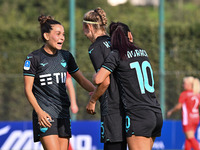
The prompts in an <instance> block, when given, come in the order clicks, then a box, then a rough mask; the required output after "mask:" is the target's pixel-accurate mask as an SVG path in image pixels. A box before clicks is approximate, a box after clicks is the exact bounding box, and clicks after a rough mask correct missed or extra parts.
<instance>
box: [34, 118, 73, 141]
mask: <svg viewBox="0 0 200 150" xmlns="http://www.w3.org/2000/svg"><path fill="white" fill-rule="evenodd" d="M52 119H53V122H51V124H52V126H51V127H50V128H42V127H40V125H39V124H38V120H37V119H33V136H34V142H38V141H40V138H41V137H44V136H47V135H58V136H59V137H65V138H70V137H71V119H70V118H57V119H56V118H52Z"/></svg>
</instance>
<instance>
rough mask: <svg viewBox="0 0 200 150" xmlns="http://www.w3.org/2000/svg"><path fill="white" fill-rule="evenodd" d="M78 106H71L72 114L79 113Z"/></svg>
mask: <svg viewBox="0 0 200 150" xmlns="http://www.w3.org/2000/svg"><path fill="white" fill-rule="evenodd" d="M78 110H79V109H78V106H77V105H71V111H72V113H74V114H76V113H77V112H78Z"/></svg>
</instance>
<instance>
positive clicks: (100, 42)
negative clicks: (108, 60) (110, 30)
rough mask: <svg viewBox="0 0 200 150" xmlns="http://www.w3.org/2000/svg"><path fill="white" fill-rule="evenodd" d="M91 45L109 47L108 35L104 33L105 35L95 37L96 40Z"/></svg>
mask: <svg viewBox="0 0 200 150" xmlns="http://www.w3.org/2000/svg"><path fill="white" fill-rule="evenodd" d="M91 47H105V48H110V47H111V44H110V37H109V36H107V35H105V36H100V37H98V38H97V39H96V41H95V42H94V43H93V44H92V45H91Z"/></svg>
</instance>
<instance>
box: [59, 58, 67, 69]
mask: <svg viewBox="0 0 200 150" xmlns="http://www.w3.org/2000/svg"><path fill="white" fill-rule="evenodd" d="M60 64H61V65H62V66H63V67H64V68H65V67H66V66H67V63H66V61H65V60H64V59H63V60H61V63H60Z"/></svg>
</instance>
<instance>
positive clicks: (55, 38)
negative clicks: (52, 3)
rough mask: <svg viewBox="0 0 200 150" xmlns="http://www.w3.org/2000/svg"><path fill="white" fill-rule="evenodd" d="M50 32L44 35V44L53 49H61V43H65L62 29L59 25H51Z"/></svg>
mask: <svg viewBox="0 0 200 150" xmlns="http://www.w3.org/2000/svg"><path fill="white" fill-rule="evenodd" d="M51 27H52V30H50V33H44V37H45V39H46V44H48V46H49V47H51V48H53V49H57V50H60V49H62V46H63V43H64V41H65V31H64V27H63V26H62V25H60V24H55V25H52V26H51Z"/></svg>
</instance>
